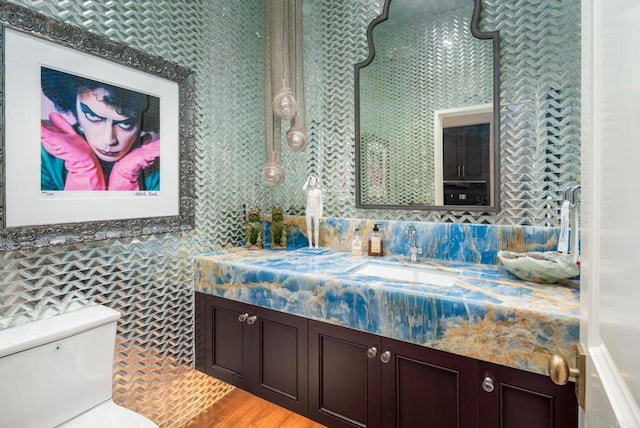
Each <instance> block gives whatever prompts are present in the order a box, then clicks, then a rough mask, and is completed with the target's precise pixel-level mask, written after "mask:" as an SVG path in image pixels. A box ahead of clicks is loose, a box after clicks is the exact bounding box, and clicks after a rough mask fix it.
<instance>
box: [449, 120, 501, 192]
mask: <svg viewBox="0 0 640 428" xmlns="http://www.w3.org/2000/svg"><path fill="white" fill-rule="evenodd" d="M489 131H490V126H489V124H488V123H484V124H479V125H467V126H457V127H451V128H445V129H443V131H442V138H443V146H442V153H443V164H442V168H443V178H444V180H445V181H447V180H449V181H477V180H480V181H483V180H487V179H488V175H489V174H488V171H489V143H490V135H489Z"/></svg>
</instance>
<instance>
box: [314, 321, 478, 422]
mask: <svg viewBox="0 0 640 428" xmlns="http://www.w3.org/2000/svg"><path fill="white" fill-rule="evenodd" d="M476 373H477V362H476V361H475V360H472V359H469V358H463V357H460V358H458V357H455V358H452V356H451V355H450V354H447V353H444V352H439V351H435V350H432V349H429V348H425V347H422V346H416V345H412V344H409V343H405V342H400V341H397V340H391V339H386V338H381V337H379V336H376V335H372V334H369V333H364V332H359V331H355V330H351V329H346V328H343V327H338V326H334V325H329V324H325V323H321V322H316V321H310V322H309V387H310V393H309V406H310V408H309V416H310V417H311V418H313V419H315V420H317V421H318V422H320V423H323V424H325V425H327V426H329V427H369V428H372V427H385V428H386V427H398V428H400V427H403V428H413V427H419V426H428V427H430V428H449V427H450V428H456V427H466V428H474V427H477V407H478V406H477V395H476V394H475V378H476Z"/></svg>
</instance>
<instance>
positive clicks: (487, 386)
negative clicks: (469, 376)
mask: <svg viewBox="0 0 640 428" xmlns="http://www.w3.org/2000/svg"><path fill="white" fill-rule="evenodd" d="M482 389H484V390H485V391H487V392H493V390H494V386H493V379H491V378H490V377H489V376H487V377H485V378H484V380H483V381H482Z"/></svg>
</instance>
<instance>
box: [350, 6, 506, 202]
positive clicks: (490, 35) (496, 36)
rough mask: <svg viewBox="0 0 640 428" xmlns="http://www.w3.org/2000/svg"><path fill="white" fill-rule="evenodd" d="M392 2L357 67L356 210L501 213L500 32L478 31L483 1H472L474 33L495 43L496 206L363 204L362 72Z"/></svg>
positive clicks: (375, 22)
mask: <svg viewBox="0 0 640 428" xmlns="http://www.w3.org/2000/svg"><path fill="white" fill-rule="evenodd" d="M390 2H391V0H385V3H384V8H383V11H382V14H380V15H379V16H378V17H377V18H375V19H374V20H373V21H371V23H370V24H369V27H368V28H367V43H368V46H369V56H368V57H367V58H366V59H365V60H364V61H362V62H360V63H358V64H355V65H354V101H355V103H354V104H355V115H354V120H355V188H356V192H355V193H356V208H358V209H384V210H389V209H391V210H433V211H450V212H463V211H464V212H497V211H500V32H499V31H498V30H496V31H490V32H482V31H480V28H479V21H480V12H481V9H482V0H473V15H472V17H471V24H470V30H471V34H472V35H473V36H474V37H475V38H477V39H483V40H484V39H491V40H492V41H493V141H494V142H493V144H494V146H493V148H494V150H493V162H494V171H495V174H494V178H493V183H492V185H491V191H492V193H493V194H492V200H493V203H492V204H491V205H487V206H478V205H380V204H365V203H363V202H362V190H361V185H362V183H361V177H360V171H361V158H360V69H361V68H364V67H366V66H367V65H369V64H370V63H371V62H372V61H373V60H374V58H375V55H376V52H375V46H374V43H373V28H374V27H375V26H376V25H378V24H379V23H381V22H383V21H386V20H387V19H388V17H389V4H390Z"/></svg>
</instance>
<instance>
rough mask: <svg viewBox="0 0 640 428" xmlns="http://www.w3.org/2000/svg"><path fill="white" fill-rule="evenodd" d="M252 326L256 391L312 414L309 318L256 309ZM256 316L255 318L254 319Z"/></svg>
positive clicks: (302, 412)
mask: <svg viewBox="0 0 640 428" xmlns="http://www.w3.org/2000/svg"><path fill="white" fill-rule="evenodd" d="M253 309H255V313H252V314H251V315H250V316H251V317H253V316H255V317H256V318H255V322H253V324H251V325H250V328H251V330H252V331H251V333H252V337H253V341H252V342H253V344H254V347H253V348H252V350H251V353H250V358H251V363H250V367H251V368H255V369H256V371H255V383H254V384H253V388H252V392H253V393H254V394H255V395H258V396H260V397H262V398H264V399H266V400H269V401H271V402H272V403H275V404H278V405H280V406H282V407H286V408H288V409H290V410H293V411H294V412H296V413H299V414H301V415H304V416H306V415H307V413H308V384H307V369H308V365H307V362H308V354H307V319H306V318H301V317H296V316H293V315H288V314H285V313H282V312H276V311H270V310H268V309H263V308H253ZM253 319H254V318H251V320H253Z"/></svg>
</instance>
